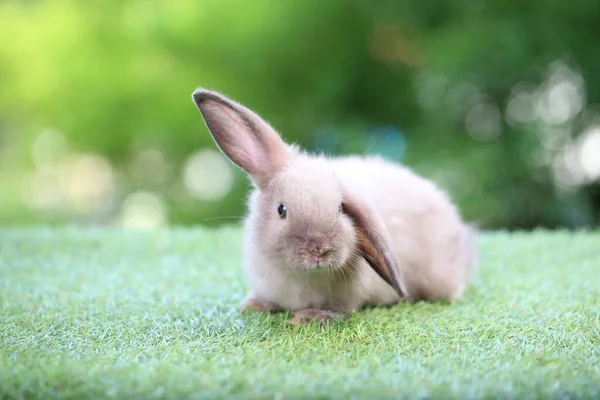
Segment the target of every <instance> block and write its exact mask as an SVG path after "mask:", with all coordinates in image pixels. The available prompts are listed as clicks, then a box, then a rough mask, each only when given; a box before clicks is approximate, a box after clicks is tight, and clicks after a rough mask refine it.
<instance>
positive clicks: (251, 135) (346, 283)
mask: <svg viewBox="0 0 600 400" xmlns="http://www.w3.org/2000/svg"><path fill="white" fill-rule="evenodd" d="M192 99H193V101H194V103H195V105H196V106H197V108H198V110H199V111H200V113H201V115H202V117H203V119H204V122H205V124H206V126H207V128H208V130H209V132H210V134H211V136H212V138H213V139H214V141H215V143H216V145H217V147H218V148H219V149H220V150H221V152H222V153H223V154H224V155H225V156H226V157H228V158H229V160H230V161H231V162H232V163H233V164H235V165H237V166H238V167H239V168H241V169H242V170H243V171H245V172H246V173H247V174H248V176H249V179H250V182H251V183H252V187H253V190H252V191H251V193H250V195H249V197H248V213H247V215H246V217H245V219H244V222H243V231H244V240H243V253H244V254H243V257H244V262H243V269H244V270H245V273H246V276H247V279H248V281H249V284H250V290H249V292H248V294H247V296H246V297H245V299H244V301H243V303H242V305H241V307H240V309H241V311H256V312H288V313H290V314H291V315H292V318H291V319H289V320H288V322H289V323H291V324H294V325H299V324H303V323H306V322H309V321H311V320H317V321H320V322H321V323H323V324H327V323H329V322H331V321H334V320H343V319H345V318H346V317H348V316H349V315H351V314H352V313H354V312H356V311H358V310H360V309H363V308H364V307H377V306H393V305H395V304H397V303H399V302H401V301H402V302H415V301H437V300H447V301H450V302H452V301H454V300H455V299H457V298H459V297H460V296H461V295H462V293H463V292H464V290H465V288H466V286H467V284H468V283H469V280H470V278H471V276H472V274H473V272H474V270H475V268H476V263H477V246H476V241H477V231H476V229H475V228H474V227H472V226H470V225H468V224H466V223H464V222H463V221H462V217H461V215H460V213H459V211H458V209H457V207H456V206H455V205H454V204H453V203H452V202H451V200H450V199H449V197H448V195H447V194H446V193H445V192H443V191H442V190H441V189H439V188H438V187H437V186H436V185H435V184H434V183H433V182H431V181H430V180H427V179H425V178H423V177H421V176H419V175H417V174H416V173H415V172H413V171H411V170H410V169H408V168H407V167H405V166H403V165H401V164H399V163H395V162H392V161H389V160H386V159H384V158H382V157H380V156H377V155H372V156H358V155H346V156H337V157H333V156H327V155H324V154H310V153H308V152H306V151H304V150H302V149H300V148H299V146H297V145H295V144H288V143H286V142H285V141H284V140H283V139H282V138H281V136H280V135H279V134H278V133H277V132H276V131H275V129H274V128H273V127H272V126H271V125H270V124H269V123H268V122H267V121H265V120H264V119H263V118H261V117H260V116H259V115H258V114H256V113H255V112H253V111H251V110H250V109H248V108H246V107H245V106H243V105H241V104H239V103H237V102H236V101H234V100H232V99H229V98H227V97H226V96H225V95H223V94H221V93H218V92H216V91H212V90H207V89H203V88H198V89H196V90H195V91H194V92H193V94H192Z"/></svg>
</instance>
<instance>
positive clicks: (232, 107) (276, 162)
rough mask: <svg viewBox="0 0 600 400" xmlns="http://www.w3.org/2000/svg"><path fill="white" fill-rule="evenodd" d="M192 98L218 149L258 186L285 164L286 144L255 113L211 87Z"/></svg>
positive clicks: (194, 94) (195, 92)
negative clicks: (211, 89) (212, 89)
mask: <svg viewBox="0 0 600 400" xmlns="http://www.w3.org/2000/svg"><path fill="white" fill-rule="evenodd" d="M192 98H193V100H194V103H195V104H196V106H197V107H198V109H199V110H200V112H201V113H202V117H203V118H204V121H205V123H206V126H207V128H208V130H209V131H210V134H211V135H212V137H213V139H214V140H215V142H216V143H217V146H218V147H219V149H221V151H222V152H223V153H224V154H225V155H226V156H227V157H229V159H230V160H231V161H233V163H235V164H236V165H238V166H239V167H241V168H242V169H243V170H244V171H246V172H247V173H248V174H250V176H251V178H252V179H253V180H254V181H255V182H256V183H257V184H258V185H259V186H264V185H266V183H267V182H268V180H269V178H270V177H271V176H272V175H273V174H275V173H276V172H277V171H279V170H280V169H281V168H282V167H283V166H284V164H285V162H286V161H287V158H288V150H287V145H286V144H285V142H284V141H283V140H282V139H281V137H280V136H279V134H277V132H275V130H274V129H273V128H272V127H271V126H270V125H269V124H268V123H267V122H266V121H264V120H263V119H262V118H261V117H259V116H258V115H257V114H255V113H254V112H252V111H250V110H249V109H247V108H246V107H244V106H242V105H241V104H238V103H236V102H235V101H233V100H230V99H228V98H226V97H225V96H223V95H221V94H219V93H216V92H213V91H210V90H205V89H196V90H195V91H194V93H193V94H192Z"/></svg>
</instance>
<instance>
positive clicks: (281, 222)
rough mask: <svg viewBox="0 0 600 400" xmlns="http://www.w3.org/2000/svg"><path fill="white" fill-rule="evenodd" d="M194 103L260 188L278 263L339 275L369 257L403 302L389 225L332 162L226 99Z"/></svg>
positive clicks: (255, 203)
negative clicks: (347, 184) (350, 187)
mask: <svg viewBox="0 0 600 400" xmlns="http://www.w3.org/2000/svg"><path fill="white" fill-rule="evenodd" d="M192 98H193V100H194V103H195V104H196V106H197V107H198V109H199V110H200V112H201V114H202V116H203V118H204V121H205V123H206V126H207V128H208V130H209V131H210V133H211V135H212V137H213V139H214V141H215V142H216V144H217V146H218V147H219V149H220V150H221V151H222V152H223V153H224V154H225V155H226V156H227V157H228V158H229V159H230V160H231V161H232V162H233V163H234V164H236V165H237V166H239V167H240V168H242V169H243V170H244V171H246V172H247V173H248V175H249V177H250V179H251V181H252V182H253V183H254V186H255V189H256V190H255V191H254V193H253V194H252V197H251V203H252V207H251V209H252V212H254V214H255V215H253V216H252V223H253V224H254V225H255V230H254V231H255V235H256V241H257V242H258V243H260V246H261V248H262V251H263V254H264V255H265V257H267V258H268V260H269V261H270V262H271V263H273V264H274V265H275V266H276V267H277V268H287V269H290V270H293V271H331V270H336V269H341V268H344V267H346V266H348V265H355V264H356V262H357V260H358V258H359V257H362V258H364V259H365V260H366V261H367V262H368V263H369V264H370V265H371V267H373V269H375V271H376V272H377V273H378V274H379V275H380V276H381V277H382V278H383V279H385V280H386V281H387V282H388V283H389V284H390V285H391V286H392V287H394V288H395V289H396V291H397V292H398V293H399V294H400V295H401V296H402V295H403V288H402V284H401V282H400V279H399V278H398V277H397V271H398V268H397V266H395V265H394V263H395V261H394V259H393V257H392V256H391V250H390V246H389V240H388V237H387V233H386V231H385V227H384V224H383V223H382V221H381V220H380V219H378V215H376V213H373V212H372V209H371V208H370V207H369V206H368V204H367V203H366V202H365V201H364V200H363V199H362V198H361V196H360V195H359V194H357V193H351V192H350V191H349V190H348V189H347V188H346V187H345V186H344V184H343V182H341V181H340V180H339V179H338V177H337V176H336V175H335V173H334V172H333V169H332V168H330V165H329V163H328V160H327V158H326V157H324V156H316V155H308V154H306V153H303V152H301V151H300V150H299V149H298V148H297V147H296V146H293V145H289V144H287V143H285V142H284V141H283V139H282V138H281V137H280V136H279V134H278V133H277V132H276V131H275V130H274V129H273V127H271V126H270V125H269V124H268V123H267V122H266V121H264V120H263V119H262V118H261V117H259V116H258V115H257V114H255V113H254V112H252V111H251V110H249V109H247V108H246V107H244V106H242V105H240V104H238V103H236V102H235V101H232V100H230V99H228V98H226V97H225V96H223V95H221V94H219V93H216V92H213V91H209V90H205V89H197V90H196V91H195V92H194V93H193V95H192ZM208 173H210V172H208Z"/></svg>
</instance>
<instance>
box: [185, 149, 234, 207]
mask: <svg viewBox="0 0 600 400" xmlns="http://www.w3.org/2000/svg"><path fill="white" fill-rule="evenodd" d="M183 183H184V185H185V187H186V188H187V190H188V191H189V193H190V194H191V195H192V196H194V197H195V198H197V199H200V200H206V201H214V200H219V199H221V198H223V197H225V196H226V195H227V193H229V191H230V190H231V188H232V187H233V183H234V176H233V170H232V166H231V164H230V162H229V161H228V160H227V159H226V158H225V157H224V156H223V155H222V154H221V153H219V152H217V151H215V150H211V149H203V150H200V151H198V152H196V153H194V154H192V155H191V156H190V157H188V159H187V161H186V163H185V166H184V168H183Z"/></svg>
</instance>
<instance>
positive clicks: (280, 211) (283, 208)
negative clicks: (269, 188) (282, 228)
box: [277, 204, 287, 219]
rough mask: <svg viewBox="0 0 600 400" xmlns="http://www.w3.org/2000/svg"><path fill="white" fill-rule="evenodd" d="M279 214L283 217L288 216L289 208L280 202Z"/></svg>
mask: <svg viewBox="0 0 600 400" xmlns="http://www.w3.org/2000/svg"><path fill="white" fill-rule="evenodd" d="M277 214H279V217H280V218H281V219H285V218H286V217H287V208H285V206H284V205H283V204H280V205H279V207H278V208H277Z"/></svg>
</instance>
